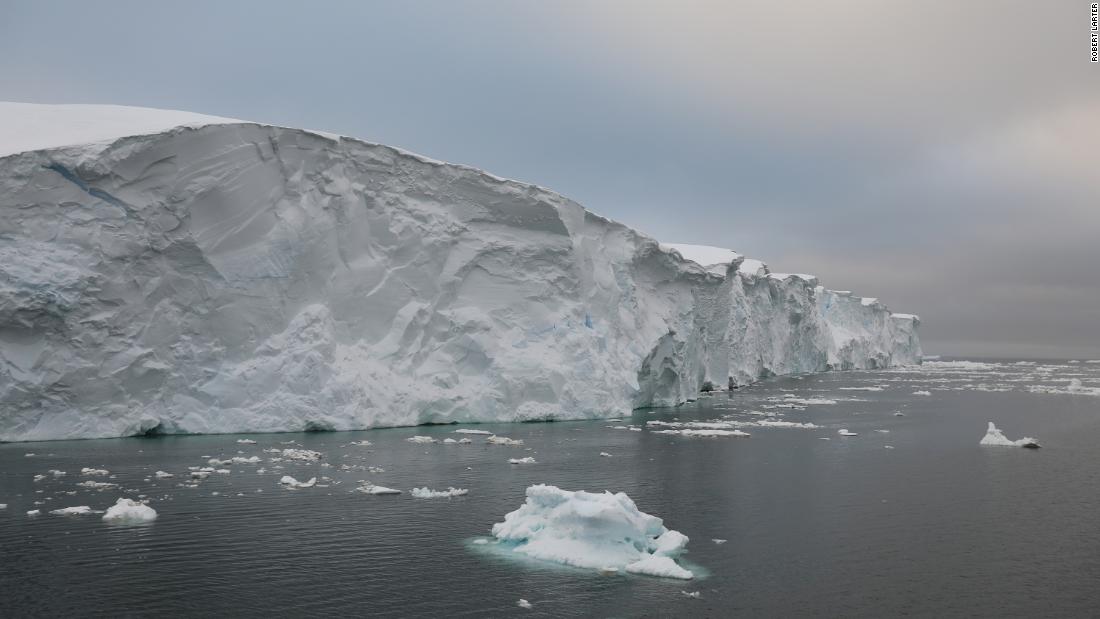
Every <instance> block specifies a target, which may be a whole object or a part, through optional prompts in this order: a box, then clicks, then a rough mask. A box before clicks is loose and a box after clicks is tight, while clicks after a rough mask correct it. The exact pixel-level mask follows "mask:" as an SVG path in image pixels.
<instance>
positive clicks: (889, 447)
mask: <svg viewBox="0 0 1100 619" xmlns="http://www.w3.org/2000/svg"><path fill="white" fill-rule="evenodd" d="M882 448H883V449H893V448H894V446H893V445H883V446H882Z"/></svg>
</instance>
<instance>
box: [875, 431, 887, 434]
mask: <svg viewBox="0 0 1100 619" xmlns="http://www.w3.org/2000/svg"><path fill="white" fill-rule="evenodd" d="M875 432H878V433H879V434H889V433H890V431H889V430H875Z"/></svg>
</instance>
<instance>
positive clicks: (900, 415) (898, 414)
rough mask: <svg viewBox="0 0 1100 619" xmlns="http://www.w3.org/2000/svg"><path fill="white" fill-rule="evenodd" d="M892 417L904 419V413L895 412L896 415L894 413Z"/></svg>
mask: <svg viewBox="0 0 1100 619" xmlns="http://www.w3.org/2000/svg"><path fill="white" fill-rule="evenodd" d="M894 416H895V417H904V416H905V413H903V412H901V411H897V412H896V413H894Z"/></svg>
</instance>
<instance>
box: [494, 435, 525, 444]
mask: <svg viewBox="0 0 1100 619" xmlns="http://www.w3.org/2000/svg"><path fill="white" fill-rule="evenodd" d="M485 442H486V443H490V444H493V445H512V446H516V445H522V444H523V439H521V438H508V437H507V436H497V435H495V434H494V435H493V436H490V437H489V438H487V439H485Z"/></svg>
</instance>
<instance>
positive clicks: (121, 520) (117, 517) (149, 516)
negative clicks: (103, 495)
mask: <svg viewBox="0 0 1100 619" xmlns="http://www.w3.org/2000/svg"><path fill="white" fill-rule="evenodd" d="M103 519H104V520H106V521H107V522H111V523H114V524H139V523H142V522H152V521H154V520H156V519H157V510H155V509H153V508H152V507H149V506H148V505H146V504H145V503H142V502H140V501H134V500H131V499H119V500H117V501H115V504H114V505H112V506H110V507H108V508H107V513H105V514H103Z"/></svg>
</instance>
